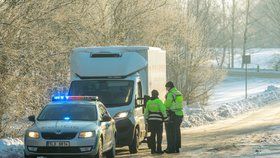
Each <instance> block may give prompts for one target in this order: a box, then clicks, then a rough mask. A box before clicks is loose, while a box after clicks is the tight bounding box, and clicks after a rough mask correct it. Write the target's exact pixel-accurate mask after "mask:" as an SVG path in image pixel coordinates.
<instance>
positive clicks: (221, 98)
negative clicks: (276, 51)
mask: <svg viewBox="0 0 280 158" xmlns="http://www.w3.org/2000/svg"><path fill="white" fill-rule="evenodd" d="M271 85H272V86H275V87H279V88H280V79H274V78H254V77H249V78H248V96H250V95H255V94H257V93H260V92H263V91H264V90H266V88H267V87H268V86H271ZM212 93H213V95H212V96H210V98H209V101H208V106H207V107H206V108H207V109H216V108H217V107H218V106H219V105H221V104H222V103H225V102H232V101H236V100H242V99H243V98H244V96H245V79H244V77H226V78H225V79H224V81H222V82H221V83H220V84H219V85H217V86H216V87H214V90H213V92H212Z"/></svg>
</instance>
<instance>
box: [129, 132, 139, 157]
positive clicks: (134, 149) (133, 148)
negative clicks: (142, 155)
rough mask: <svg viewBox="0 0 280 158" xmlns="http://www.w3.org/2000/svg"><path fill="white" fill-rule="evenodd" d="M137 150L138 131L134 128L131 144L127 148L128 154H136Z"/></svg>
mask: <svg viewBox="0 0 280 158" xmlns="http://www.w3.org/2000/svg"><path fill="white" fill-rule="evenodd" d="M138 148H139V130H138V129H137V128H136V129H135V133H134V137H133V140H132V144H131V145H130V146H129V152H130V154H135V153H138Z"/></svg>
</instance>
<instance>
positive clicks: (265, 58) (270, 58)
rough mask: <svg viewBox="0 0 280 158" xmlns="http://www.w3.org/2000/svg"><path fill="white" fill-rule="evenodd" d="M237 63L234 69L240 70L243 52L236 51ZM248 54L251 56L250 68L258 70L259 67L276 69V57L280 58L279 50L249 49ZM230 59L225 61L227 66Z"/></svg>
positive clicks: (235, 62)
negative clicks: (274, 63) (274, 66)
mask: <svg viewBox="0 0 280 158" xmlns="http://www.w3.org/2000/svg"><path fill="white" fill-rule="evenodd" d="M235 53H236V55H235V61H234V67H235V68H240V67H241V64H242V50H241V49H235ZM246 53H247V54H250V55H251V64H249V65H248V68H257V65H259V66H260V69H274V68H273V62H274V61H275V59H276V57H279V56H280V49H279V48H267V49H261V48H254V49H249V50H247V52H246ZM227 63H228V59H226V60H225V66H227Z"/></svg>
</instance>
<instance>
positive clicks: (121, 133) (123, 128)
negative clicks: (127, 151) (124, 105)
mask: <svg viewBox="0 0 280 158" xmlns="http://www.w3.org/2000/svg"><path fill="white" fill-rule="evenodd" d="M116 128H117V133H116V144H117V147H123V146H128V145H131V143H132V140H133V135H134V129H135V126H134V124H133V123H132V122H131V121H130V120H129V119H123V120H116Z"/></svg>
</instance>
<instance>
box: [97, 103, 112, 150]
mask: <svg viewBox="0 0 280 158" xmlns="http://www.w3.org/2000/svg"><path fill="white" fill-rule="evenodd" d="M99 109H100V114H101V119H102V117H103V116H105V115H107V116H110V114H109V113H108V111H107V110H106V108H105V106H104V105H103V104H99ZM112 127H113V124H112V120H111V121H103V120H102V122H101V128H102V131H103V149H104V150H109V149H110V148H111V144H112V138H113V137H112V131H113V128H112Z"/></svg>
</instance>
